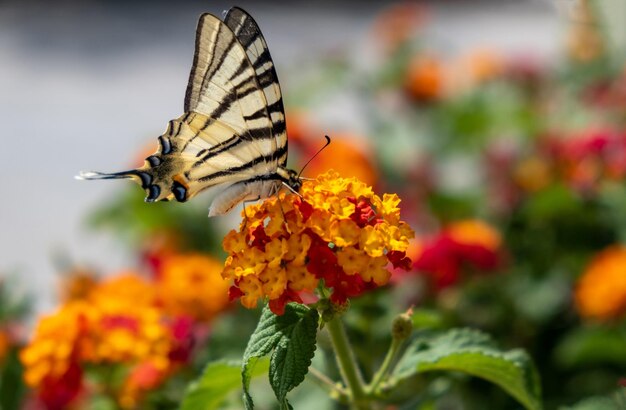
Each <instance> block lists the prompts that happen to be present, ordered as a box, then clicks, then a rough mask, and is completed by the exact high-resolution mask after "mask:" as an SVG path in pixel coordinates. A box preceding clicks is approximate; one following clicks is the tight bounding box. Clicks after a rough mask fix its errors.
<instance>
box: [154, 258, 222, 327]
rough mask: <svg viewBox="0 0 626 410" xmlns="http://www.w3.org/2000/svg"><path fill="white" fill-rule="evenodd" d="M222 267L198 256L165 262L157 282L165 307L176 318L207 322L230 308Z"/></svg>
mask: <svg viewBox="0 0 626 410" xmlns="http://www.w3.org/2000/svg"><path fill="white" fill-rule="evenodd" d="M221 272H222V264H221V263H220V262H218V261H217V260H215V259H213V258H210V257H208V256H206V255H202V254H199V253H194V254H176V255H171V256H169V257H166V258H164V260H163V263H162V266H161V269H160V275H159V278H158V281H157V287H158V291H159V293H160V300H161V301H162V304H163V307H164V308H165V309H166V310H167V311H168V312H170V313H171V314H172V315H175V316H178V315H180V316H189V317H192V318H193V319H194V320H196V321H200V322H206V321H210V320H211V319H213V317H215V315H216V314H218V313H219V312H221V311H223V310H224V309H225V308H226V306H227V305H228V288H229V284H228V282H226V281H225V280H224V279H222V276H221Z"/></svg>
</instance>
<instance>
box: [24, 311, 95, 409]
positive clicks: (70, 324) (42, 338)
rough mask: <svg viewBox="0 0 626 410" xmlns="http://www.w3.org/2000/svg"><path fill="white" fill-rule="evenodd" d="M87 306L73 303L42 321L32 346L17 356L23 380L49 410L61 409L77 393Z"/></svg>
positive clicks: (78, 390)
mask: <svg viewBox="0 0 626 410" xmlns="http://www.w3.org/2000/svg"><path fill="white" fill-rule="evenodd" d="M88 309H89V305H87V304H86V303H84V302H74V303H71V304H68V305H64V306H63V307H61V308H60V309H59V310H58V311H57V312H56V313H54V314H52V315H48V316H46V317H44V318H42V319H41V320H40V321H39V322H38V323H37V327H36V328H35V335H34V337H33V339H32V340H31V342H30V343H29V344H28V346H26V347H25V348H24V349H23V350H22V351H21V352H20V360H21V361H22V363H23V365H24V368H25V369H24V380H25V382H26V384H28V385H29V386H31V387H35V388H38V387H39V388H40V389H39V391H38V393H39V395H40V398H41V400H42V401H43V402H44V403H45V404H46V405H47V407H48V408H54V409H63V408H65V406H66V405H67V404H69V402H70V401H72V400H73V399H74V398H75V397H76V396H77V395H78V393H79V392H80V389H81V387H82V371H81V370H80V366H79V360H80V351H79V344H80V342H81V340H82V338H84V337H85V335H86V333H87V332H88V325H87V322H88V319H87V317H86V315H85V312H86V311H87V310H88Z"/></svg>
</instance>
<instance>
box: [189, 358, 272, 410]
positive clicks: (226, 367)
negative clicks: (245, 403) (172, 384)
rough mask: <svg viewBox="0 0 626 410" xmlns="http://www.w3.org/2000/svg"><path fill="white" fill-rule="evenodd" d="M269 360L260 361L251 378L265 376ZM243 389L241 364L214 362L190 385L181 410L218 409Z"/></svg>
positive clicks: (251, 373) (251, 372) (252, 371)
mask: <svg viewBox="0 0 626 410" xmlns="http://www.w3.org/2000/svg"><path fill="white" fill-rule="evenodd" d="M269 362H270V361H269V360H268V359H265V360H259V361H258V363H257V366H255V368H254V370H251V371H250V378H253V377H256V376H260V375H262V374H265V373H266V372H267V371H268V369H269V366H270V364H269ZM240 387H241V363H239V362H221V361H219V362H213V363H209V364H208V365H207V366H206V367H205V368H204V371H203V372H202V376H200V378H199V379H198V380H196V381H195V382H193V383H192V384H190V385H189V387H188V388H187V392H186V393H185V397H184V398H183V402H182V404H181V407H180V409H181V410H212V409H218V408H220V406H221V405H222V403H223V402H224V400H225V399H226V397H227V396H228V395H229V394H230V393H231V392H232V391H233V390H235V389H239V388H240Z"/></svg>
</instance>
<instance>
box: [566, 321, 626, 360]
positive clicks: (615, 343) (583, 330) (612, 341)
mask: <svg viewBox="0 0 626 410" xmlns="http://www.w3.org/2000/svg"><path fill="white" fill-rule="evenodd" d="M625 344H626V333H625V332H624V331H623V330H621V329H616V328H610V327H603V326H582V327H579V328H576V329H573V330H572V331H570V332H569V333H568V334H566V335H565V336H564V337H563V338H562V339H561V341H560V342H559V344H558V345H557V347H556V349H555V352H554V357H555V359H556V362H557V363H558V364H559V365H560V366H561V367H563V368H566V369H572V368H582V367H584V366H594V365H596V366H597V365H602V364H605V365H614V366H624V365H626V349H624V345H625Z"/></svg>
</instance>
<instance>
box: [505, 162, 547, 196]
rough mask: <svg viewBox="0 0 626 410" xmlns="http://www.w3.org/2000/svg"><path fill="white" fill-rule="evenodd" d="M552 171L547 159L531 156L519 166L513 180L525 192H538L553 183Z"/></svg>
mask: <svg viewBox="0 0 626 410" xmlns="http://www.w3.org/2000/svg"><path fill="white" fill-rule="evenodd" d="M551 174H552V170H551V167H550V164H549V163H548V161H547V160H546V159H545V158H542V157H540V156H531V157H528V158H525V159H523V160H522V161H521V162H520V163H518V164H517V166H516V167H515V170H514V175H513V178H514V180H515V182H516V184H517V185H518V186H519V187H520V188H522V190H524V191H525V192H530V193H532V192H537V191H540V190H542V189H544V188H546V187H547V186H548V185H550V183H551V182H552V175H551Z"/></svg>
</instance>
